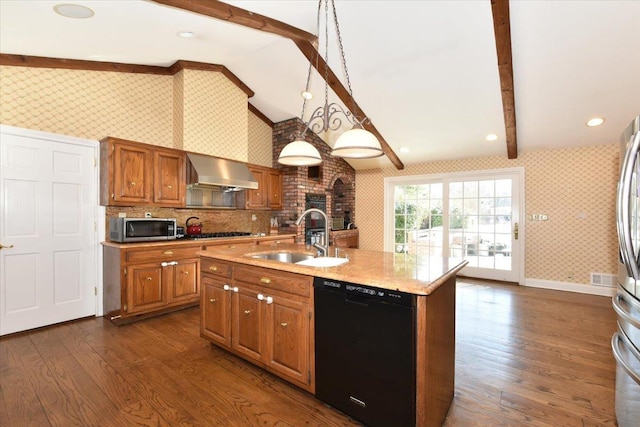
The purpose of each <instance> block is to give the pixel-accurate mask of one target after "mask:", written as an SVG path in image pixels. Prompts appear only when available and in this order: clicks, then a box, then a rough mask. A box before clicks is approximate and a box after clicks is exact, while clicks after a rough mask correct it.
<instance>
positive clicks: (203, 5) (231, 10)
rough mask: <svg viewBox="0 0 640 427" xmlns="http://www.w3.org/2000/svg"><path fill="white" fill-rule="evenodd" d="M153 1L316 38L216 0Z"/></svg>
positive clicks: (298, 36)
mask: <svg viewBox="0 0 640 427" xmlns="http://www.w3.org/2000/svg"><path fill="white" fill-rule="evenodd" d="M153 2H155V3H160V4H164V5H166V6H171V7H175V8H177V9H183V10H188V11H191V12H195V13H198V14H200V15H205V16H210V17H211V18H216V19H220V20H223V21H227V22H231V23H233V24H238V25H242V26H244V27H249V28H254V29H256V30H260V31H265V32H267V33H272V34H277V35H279V36H282V37H285V38H288V39H291V40H306V41H308V42H310V43H313V42H315V41H316V40H317V37H316V36H315V35H313V34H311V33H308V32H306V31H303V30H301V29H299V28H296V27H294V26H292V25H289V24H285V23H284V22H281V21H277V20H275V19H272V18H269V17H268V16H264V15H260V14H258V13H253V12H250V11H248V10H245V9H240V8H239V7H236V6H232V5H230V4H227V3H223V2H221V1H217V0H207V1H202V0H153Z"/></svg>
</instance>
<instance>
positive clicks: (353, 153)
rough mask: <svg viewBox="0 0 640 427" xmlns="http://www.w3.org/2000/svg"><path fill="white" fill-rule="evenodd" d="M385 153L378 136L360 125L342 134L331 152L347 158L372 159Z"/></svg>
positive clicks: (333, 154)
mask: <svg viewBox="0 0 640 427" xmlns="http://www.w3.org/2000/svg"><path fill="white" fill-rule="evenodd" d="M383 154H384V152H383V151H382V148H381V147H380V142H379V141H378V138H376V137H375V136H374V135H373V134H372V133H371V132H369V131H367V130H364V129H362V128H359V127H354V128H353V129H351V130H349V131H347V132H345V133H343V134H342V135H340V137H339V138H338V140H337V141H336V144H335V145H334V146H333V151H332V152H331V155H332V156H336V157H344V158H347V159H370V158H373V157H380V156H382V155H383Z"/></svg>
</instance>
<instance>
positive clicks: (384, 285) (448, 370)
mask: <svg viewBox="0 0 640 427" xmlns="http://www.w3.org/2000/svg"><path fill="white" fill-rule="evenodd" d="M270 252H271V253H287V252H289V253H292V254H293V253H297V254H299V253H311V254H312V253H313V249H312V248H310V247H308V246H305V245H301V244H279V245H275V246H270V247H265V246H264V245H262V246H244V247H235V248H229V247H224V248H211V249H210V250H205V251H200V252H199V255H200V256H201V257H202V259H203V261H204V260H208V262H209V264H207V263H205V262H202V263H201V264H202V269H201V273H202V274H203V276H206V275H207V270H205V267H206V266H207V265H213V264H211V263H215V264H216V265H214V266H213V267H209V268H212V269H216V270H217V269H220V268H221V269H223V270H224V271H227V268H228V273H225V274H226V276H225V278H224V280H225V282H224V283H228V289H229V295H230V297H229V299H231V298H232V297H233V298H235V300H234V301H238V302H236V304H241V300H240V299H238V298H242V297H241V296H238V294H235V295H234V293H233V292H234V288H235V289H236V291H235V292H238V291H237V289H238V286H239V287H241V288H242V287H243V285H246V286H244V287H245V288H250V285H249V284H248V283H247V277H248V276H247V272H248V271H251V272H252V273H254V274H253V276H254V277H255V280H256V283H263V284H264V283H266V286H268V287H270V288H269V289H267V291H266V292H264V293H262V291H261V290H260V289H259V290H258V291H256V292H261V293H257V294H256V297H257V299H258V300H260V297H261V296H262V297H263V298H269V299H270V300H271V301H273V300H274V299H276V301H277V296H278V292H279V285H278V281H279V280H280V279H282V283H283V285H288V284H289V283H292V280H291V278H292V277H297V278H300V279H304V280H303V282H300V283H304V285H302V286H301V285H296V286H297V287H296V289H295V292H298V293H299V294H300V295H302V294H305V295H307V296H306V297H305V298H308V299H307V300H305V301H307V303H308V307H309V317H308V318H309V327H308V329H304V331H305V332H304V333H305V334H306V333H308V334H309V336H308V337H302V338H303V339H301V341H302V342H308V347H307V351H308V360H307V362H308V369H309V381H308V382H307V383H305V384H303V383H301V382H300V381H299V380H294V381H290V382H292V383H293V384H296V385H298V386H300V387H302V388H303V389H305V390H307V391H310V392H312V393H314V394H315V383H316V379H315V369H314V367H315V340H314V331H315V329H314V312H315V306H314V292H313V289H306V291H305V289H304V288H305V287H312V285H311V283H312V281H313V278H314V277H321V278H326V279H331V280H336V281H345V282H351V283H355V284H362V285H366V286H370V287H375V288H380V289H387V290H394V291H401V292H406V293H410V294H413V295H415V298H416V320H415V322H416V323H415V331H416V337H415V343H416V354H415V363H416V367H415V372H416V378H415V411H416V413H415V424H416V425H418V426H435V425H441V424H442V422H443V421H444V419H445V417H446V415H447V412H448V410H449V407H450V404H451V401H452V400H453V395H454V373H455V299H456V291H455V286H456V275H457V273H458V272H459V271H460V270H461V269H462V268H463V267H464V266H465V265H466V261H464V260H462V259H451V258H436V257H416V256H413V255H409V254H394V253H387V252H376V251H366V250H361V249H347V250H344V249H341V251H340V255H341V256H343V257H344V256H346V257H348V258H349V261H348V262H346V263H344V264H342V265H339V266H335V267H309V266H304V265H298V264H294V263H288V262H279V261H274V260H269V259H263V258H256V257H254V256H255V255H256V254H265V253H270ZM330 253H333V251H330ZM234 270H237V271H238V274H237V277H236V274H234ZM283 275H289V276H291V277H284V276H283ZM306 279H308V280H306ZM305 280H306V281H305ZM220 283H222V282H220ZM241 293H242V291H241V292H240V294H241ZM202 295H203V298H202V304H203V305H205V304H209V305H210V301H211V300H212V299H214V298H209V300H207V292H203V293H202ZM267 295H274V296H273V298H271V297H270V296H267ZM209 296H210V295H209ZM266 304H270V302H266ZM275 305H276V304H273V305H271V306H267V305H265V306H264V307H265V309H267V307H271V309H273V307H274V306H275ZM228 307H232V305H231V301H229V302H228ZM234 310H236V311H237V312H238V313H245V314H246V313H247V311H249V312H251V310H252V308H251V307H249V306H244V307H241V309H240V308H234ZM231 311H232V310H231V309H229V312H231ZM205 312H206V310H204V309H203V310H202V316H203V317H202V321H201V325H204V324H205V322H206V321H207V320H206V319H205V316H206V315H205ZM269 313H271V314H269V315H265V317H266V318H272V317H273V316H274V315H273V313H272V312H269ZM249 316H250V315H249ZM241 321H242V319H240V320H238V319H235V320H233V324H234V325H236V326H237V325H238V324H239V323H238V322H241ZM284 323H286V322H282V323H281V324H284ZM229 324H231V319H229ZM229 327H231V326H229ZM268 328H269V326H267V328H266V329H268ZM271 328H275V326H271ZM245 330H246V328H245ZM274 330H275V329H274ZM276 333H279V332H276ZM201 335H202V336H203V337H204V338H207V339H209V340H210V341H212V342H214V343H216V344H220V342H219V340H212V339H211V337H210V333H206V334H205V333H204V332H203V329H201ZM239 339H242V336H240V335H239ZM265 341H267V342H268V343H270V345H273V343H274V339H273V337H272V338H267V339H266V340H265ZM223 347H225V348H226V349H227V350H229V351H231V352H233V353H235V354H238V355H239V356H241V357H245V358H247V357H246V354H243V352H242V351H240V352H239V351H235V350H234V348H233V346H232V345H227V344H226V343H223ZM280 350H282V349H280ZM278 352H279V350H276V351H275V353H278ZM300 357H301V356H300ZM300 357H297V358H295V360H296V361H298V360H299V359H300ZM266 360H269V357H264V358H263V362H260V363H259V364H261V365H264V367H265V368H266V369H268V370H269V371H271V372H273V373H275V374H276V375H279V376H281V377H283V378H284V379H287V380H288V379H289V378H288V376H285V375H281V373H279V372H278V370H277V369H274V370H272V369H270V368H269V364H268V363H266V362H264V361H266ZM305 366H307V365H305ZM276 368H277V366H276ZM287 369H288V370H289V371H293V370H292V369H290V368H287ZM305 369H307V368H306V367H305ZM298 377H300V375H298Z"/></svg>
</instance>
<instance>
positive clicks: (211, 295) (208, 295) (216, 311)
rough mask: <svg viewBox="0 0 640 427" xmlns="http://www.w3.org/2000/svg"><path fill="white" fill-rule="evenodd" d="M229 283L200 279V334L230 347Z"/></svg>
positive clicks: (208, 277)
mask: <svg viewBox="0 0 640 427" xmlns="http://www.w3.org/2000/svg"><path fill="white" fill-rule="evenodd" d="M229 286H230V285H229V283H227V282H223V281H220V280H217V279H214V278H213V277H211V276H209V275H206V276H203V277H202V300H201V301H200V308H201V312H200V334H201V335H202V336H203V337H205V338H207V339H209V340H211V341H215V342H218V343H220V344H222V345H224V346H225V347H231V294H230V293H229V292H228V290H229Z"/></svg>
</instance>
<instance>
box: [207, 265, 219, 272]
mask: <svg viewBox="0 0 640 427" xmlns="http://www.w3.org/2000/svg"><path fill="white" fill-rule="evenodd" d="M209 270H211V271H218V267H216V266H215V265H212V266H211V267H209Z"/></svg>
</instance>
